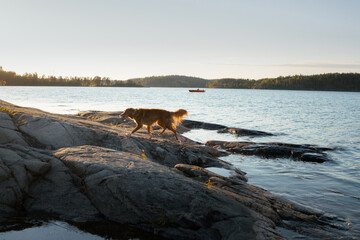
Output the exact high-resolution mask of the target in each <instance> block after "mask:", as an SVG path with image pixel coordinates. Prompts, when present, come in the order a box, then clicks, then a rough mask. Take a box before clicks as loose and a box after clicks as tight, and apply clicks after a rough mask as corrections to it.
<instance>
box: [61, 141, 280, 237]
mask: <svg viewBox="0 0 360 240" xmlns="http://www.w3.org/2000/svg"><path fill="white" fill-rule="evenodd" d="M74 151H75V152H76V153H77V154H73V152H74ZM54 155H55V156H56V157H58V158H60V159H61V160H62V161H63V162H64V163H65V165H66V166H68V167H69V168H71V170H72V172H76V173H79V177H80V178H82V179H84V184H85V188H86V189H87V195H88V197H89V198H90V199H91V202H92V203H93V204H94V205H95V206H96V208H97V209H98V210H99V211H100V212H101V214H102V215H104V216H106V218H107V219H109V220H112V221H115V222H119V223H130V224H132V225H135V226H141V227H142V228H144V229H147V228H149V227H151V228H155V230H156V232H158V233H161V235H162V236H164V237H168V238H180V239H182V238H184V239H185V238H186V239H204V238H207V239H223V238H224V237H226V236H241V235H242V236H247V237H249V238H253V237H254V236H255V235H256V233H255V232H253V231H252V230H251V229H252V226H253V224H254V222H255V221H256V219H254V217H253V215H254V213H253V212H252V211H251V210H249V209H247V207H245V206H244V205H243V204H241V203H240V202H238V201H236V200H235V199H233V198H232V197H230V196H226V194H222V193H217V192H216V191H215V190H210V189H208V188H207V187H206V186H205V185H204V184H201V183H199V182H194V181H191V180H189V178H187V177H185V176H183V175H182V174H179V173H178V172H177V171H174V170H172V169H169V168H167V167H165V166H162V165H160V164H157V163H154V162H151V161H148V160H146V159H144V158H142V157H141V156H138V155H134V154H131V153H125V152H122V153H121V152H114V151H109V150H108V149H104V148H99V147H92V146H82V147H77V148H64V149H60V150H58V151H56V152H55V153H54ZM92 165H97V166H103V167H102V168H103V170H100V169H98V170H100V171H97V172H94V173H91V172H87V169H88V168H89V167H90V166H92ZM199 172H202V170H199ZM205 172H206V170H205ZM217 191H220V192H221V190H220V189H218V190H217ZM184 193H186V194H184ZM225 223H226V224H225ZM219 225H221V226H222V227H221V228H219ZM226 225H228V227H226ZM235 226H236V227H235ZM174 228H175V229H177V231H175V232H174ZM215 233H216V234H215ZM273 238H277V236H276V234H274V235H273Z"/></svg>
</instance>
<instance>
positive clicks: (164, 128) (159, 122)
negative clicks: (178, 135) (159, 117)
mask: <svg viewBox="0 0 360 240" xmlns="http://www.w3.org/2000/svg"><path fill="white" fill-rule="evenodd" d="M158 124H159V126H160V127H162V128H163V130H162V132H161V133H160V134H159V135H162V134H163V133H164V132H165V130H166V125H165V123H164V122H163V121H158Z"/></svg>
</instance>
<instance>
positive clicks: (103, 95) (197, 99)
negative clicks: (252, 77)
mask: <svg viewBox="0 0 360 240" xmlns="http://www.w3.org/2000/svg"><path fill="white" fill-rule="evenodd" d="M0 99H2V100H4V101H8V102H11V103H13V104H17V105H20V106H28V107H35V108H39V109H42V110H45V111H49V112H53V113H61V114H76V113H78V112H79V111H85V110H103V111H122V110H124V109H125V108H128V107H135V108H138V107H144V108H164V109H167V110H176V109H178V108H184V109H186V110H187V111H188V112H189V116H188V117H187V118H188V119H191V120H198V121H205V122H211V123H218V124H223V125H226V126H229V127H238V128H247V129H253V130H260V131H267V132H271V133H276V134H277V136H271V137H261V138H260V137H258V138H248V137H239V138H238V137H234V136H233V135H229V134H225V135H224V134H218V133H216V131H206V130H193V131H191V132H189V133H186V136H188V137H190V138H192V139H194V140H197V141H199V142H206V141H207V140H228V141H243V140H245V141H247V140H251V141H255V142H270V141H271V142H274V141H276V142H286V143H297V144H316V145H319V146H322V147H335V148H336V150H335V151H330V152H328V154H329V156H330V157H331V159H332V161H330V162H326V163H322V164H316V163H305V162H299V161H296V162H295V161H291V160H290V159H262V158H258V157H249V156H241V155H231V156H228V157H225V158H223V159H224V160H226V161H229V162H231V163H232V164H234V165H235V166H237V167H239V168H240V169H241V170H243V171H245V172H247V173H248V175H247V176H248V178H249V183H251V184H254V185H257V186H260V187H263V188H265V189H267V190H269V191H271V192H273V193H275V194H278V195H281V196H284V197H285V198H288V199H291V200H293V201H296V202H299V203H302V204H305V205H310V206H312V207H315V208H318V209H321V210H323V211H325V212H328V213H332V214H336V215H339V216H342V217H345V218H347V219H348V221H349V223H350V224H351V228H350V231H349V233H350V234H351V235H352V236H360V93H357V92H318V91H284V90H248V89H246V90H245V89H244V90H242V89H206V92H205V93H189V92H188V89H185V88H96V87H0Z"/></svg>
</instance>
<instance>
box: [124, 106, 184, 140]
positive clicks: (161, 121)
mask: <svg viewBox="0 0 360 240" xmlns="http://www.w3.org/2000/svg"><path fill="white" fill-rule="evenodd" d="M187 115H188V112H187V111H186V110H184V109H179V110H177V111H175V112H169V111H166V110H164V109H147V108H138V109H135V108H127V109H126V110H125V112H124V113H123V114H121V117H122V118H126V117H128V118H131V119H133V120H135V122H136V128H135V129H134V130H133V131H132V132H131V133H130V135H131V134H133V133H134V132H136V131H137V130H139V129H140V128H141V127H142V126H143V125H147V130H148V133H149V134H150V138H151V130H152V129H151V126H152V125H153V124H155V123H157V124H158V125H159V126H160V127H162V128H163V131H162V132H161V133H160V135H161V134H163V133H164V132H165V130H166V129H167V128H168V129H170V130H171V131H172V132H173V133H174V134H175V139H176V140H179V139H178V137H177V135H176V126H177V125H179V124H180V123H181V121H182V119H183V117H184V116H187Z"/></svg>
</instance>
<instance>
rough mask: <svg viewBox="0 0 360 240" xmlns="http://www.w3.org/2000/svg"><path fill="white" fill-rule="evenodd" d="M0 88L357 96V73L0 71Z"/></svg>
mask: <svg viewBox="0 0 360 240" xmlns="http://www.w3.org/2000/svg"><path fill="white" fill-rule="evenodd" d="M0 86H89V87H186V88H240V89H282V90H317V91H353V92H359V91H360V73H326V74H316V75H294V76H285V77H284V76H280V77H277V78H264V79H259V80H252V79H235V78H223V79H215V80H208V79H203V78H197V77H188V76H180V75H169V76H152V77H145V78H134V79H128V80H110V78H107V77H100V76H95V77H61V76H59V77H56V76H45V75H42V76H38V74H37V73H25V74H23V75H19V74H16V73H15V72H12V71H4V70H3V69H2V67H0Z"/></svg>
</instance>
